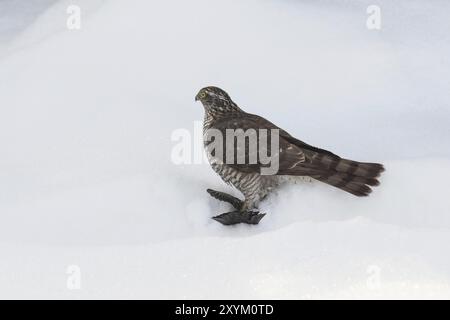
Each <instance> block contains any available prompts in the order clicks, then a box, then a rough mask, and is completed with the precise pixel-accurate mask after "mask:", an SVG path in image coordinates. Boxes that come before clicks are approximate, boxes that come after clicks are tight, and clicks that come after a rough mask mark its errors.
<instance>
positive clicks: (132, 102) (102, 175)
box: [0, 0, 450, 299]
mask: <svg viewBox="0 0 450 320" xmlns="http://www.w3.org/2000/svg"><path fill="white" fill-rule="evenodd" d="M12 2H14V1H11V0H8V1H5V2H3V1H0V27H1V29H2V30H0V39H2V44H1V45H0V70H2V71H1V73H0V97H1V108H0V146H1V147H2V156H1V157H0V177H1V178H0V254H1V256H2V259H1V260H0V270H1V272H0V297H1V298H62V299H79V298H173V299H184V298H190V299H193V298H235V299H240V298H246V299H252V298H254V299H266V298H276V299H278V298H287V299H299V298H302V299H310V298H312V299H315V298H325V299H335V298H345V299H352V298H408V299H412V298H440V299H442V298H447V299H448V298H450V257H449V255H448V252H449V251H448V250H449V243H450V212H449V207H450V199H449V197H448V186H447V182H446V180H448V179H447V178H448V177H450V148H449V141H450V140H449V138H450V130H449V129H448V128H449V123H448V121H449V119H450V108H449V106H448V104H449V101H450V92H449V90H448V88H449V85H450V83H449V82H450V68H449V58H448V57H449V56H450V55H449V54H450V41H449V40H450V36H449V35H448V32H447V31H448V29H449V27H450V22H449V21H448V17H447V16H446V12H448V10H449V9H450V4H449V3H447V2H445V1H435V2H427V1H425V0H423V1H419V0H415V1H405V0H402V1H395V2H393V1H387V0H386V1H377V3H378V5H379V6H380V8H381V12H382V29H381V30H379V31H377V30H368V29H367V28H366V19H367V16H368V15H367V13H366V8H367V6H369V5H371V4H373V3H372V2H371V1H353V2H350V1H344V0H341V1H328V0H327V1H326V0H323V1H302V2H300V1H275V0H260V1H256V0H249V1H245V2H244V1H237V0H233V1H211V0H208V1H206V0H205V1H202V0H194V1H189V2H188V1H181V0H180V1H175V0H174V1H170V2H162V1H144V0H141V1H138V0H130V1H126V2H124V1H119V0H110V1H100V0H98V1H97V0H96V1H92V0H78V1H77V3H78V5H79V6H80V7H81V9H82V28H81V30H72V31H70V30H67V28H66V19H67V16H68V15H67V13H66V8H67V6H68V5H69V4H72V3H71V2H70V1H30V2H29V5H27V6H14V5H7V4H8V3H12ZM27 4H28V2H27ZM25 10H26V11H25ZM5 17H14V18H11V19H9V20H8V21H11V22H8V23H6V24H5V23H3V22H2V21H6V20H5ZM206 85H217V86H220V87H222V88H224V89H225V90H226V91H228V92H229V93H230V95H231V96H232V97H233V98H234V100H235V101H236V102H237V103H238V104H239V105H240V106H241V107H242V108H244V109H245V110H247V111H249V112H253V113H258V114H260V115H263V116H266V117H267V118H270V119H271V120H272V121H273V122H275V123H277V124H278V125H280V126H282V127H283V128H285V129H286V130H288V131H289V132H290V133H292V134H293V135H295V136H298V137H299V138H301V139H302V140H304V141H306V142H308V143H311V144H313V145H317V146H320V147H323V148H327V149H330V150H332V151H333V152H336V153H338V154H340V155H341V156H344V157H346V158H351V159H355V160H360V161H378V162H382V163H384V164H385V165H386V168H387V171H386V173H385V174H384V175H383V177H382V181H381V186H380V187H378V188H376V190H375V191H374V193H373V194H372V195H371V197H369V198H364V199H359V198H355V197H352V196H351V195H347V194H345V193H342V192H340V191H339V190H335V189H333V188H330V187H328V186H326V185H323V184H319V183H301V184H297V185H291V186H286V187H283V188H282V189H281V190H279V191H278V192H277V193H275V194H273V195H272V196H271V197H270V198H269V199H268V200H267V201H266V202H264V203H263V204H262V206H261V208H262V209H263V210H264V211H265V212H267V213H268V215H267V216H266V217H265V218H264V219H263V220H262V222H261V224H260V225H258V226H256V227H255V226H244V225H240V226H236V227H224V226H221V225H219V224H218V223H216V222H215V221H213V220H212V219H210V217H211V216H213V215H216V214H219V213H222V212H226V211H227V210H228V209H229V207H228V206H227V205H225V204H221V203H218V202H217V201H215V200H214V199H211V198H209V196H208V194H207V193H206V191H205V190H206V189H207V188H214V189H218V190H222V191H231V190H230V189H229V187H228V186H226V185H224V184H223V183H222V182H221V181H220V179H219V178H218V177H217V176H216V175H215V174H214V173H213V171H212V170H211V169H210V168H209V167H208V166H207V165H206V164H192V165H189V164H185V165H175V164H174V163H173V162H172V161H171V151H172V148H173V147H174V145H175V143H174V142H173V141H171V135H172V133H173V132H174V131H175V130H177V129H183V128H184V129H187V130H189V131H190V132H192V133H193V132H194V127H195V121H201V120H202V117H203V110H202V107H201V105H200V104H199V103H195V102H194V97H195V95H196V94H197V92H198V90H199V89H200V88H201V87H204V86H206ZM197 142H198V141H197ZM234 194H236V195H237V193H236V192H234ZM72 265H75V266H78V267H79V269H80V271H81V288H80V289H79V290H70V288H68V287H67V281H68V279H69V278H70V277H71V275H68V274H67V273H66V271H67V268H68V267H69V266H72Z"/></svg>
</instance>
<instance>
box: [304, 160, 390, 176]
mask: <svg viewBox="0 0 450 320" xmlns="http://www.w3.org/2000/svg"><path fill="white" fill-rule="evenodd" d="M313 161H314V162H315V163H317V164H320V165H322V166H323V167H325V168H326V169H327V170H332V171H337V172H342V173H347V174H350V175H353V176H358V177H364V178H377V177H379V176H380V174H381V173H382V172H383V171H384V167H383V165H382V164H379V163H367V162H357V161H352V160H347V159H341V158H339V157H333V156H330V155H327V154H317V155H316V156H314V158H313ZM314 162H313V163H314Z"/></svg>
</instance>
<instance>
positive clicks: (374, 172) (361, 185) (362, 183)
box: [315, 159, 384, 197]
mask: <svg viewBox="0 0 450 320" xmlns="http://www.w3.org/2000/svg"><path fill="white" fill-rule="evenodd" d="M342 162H343V163H342ZM329 170H330V171H328V172H327V173H325V174H322V175H320V176H318V177H315V178H316V179H317V180H319V181H322V182H324V183H326V184H329V185H331V186H333V187H336V188H339V189H341V190H343V191H346V192H349V193H351V194H353V195H355V196H358V197H365V196H368V195H369V194H370V193H371V192H372V189H371V188H370V187H375V186H378V185H379V184H380V182H379V181H378V179H377V177H379V176H380V174H381V172H383V171H384V167H383V166H382V165H381V164H378V163H361V162H356V161H350V160H345V159H343V160H340V162H339V163H338V164H337V165H336V167H335V169H334V170H332V169H331V168H330V169H329ZM342 170H345V171H342Z"/></svg>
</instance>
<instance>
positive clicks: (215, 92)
mask: <svg viewBox="0 0 450 320" xmlns="http://www.w3.org/2000/svg"><path fill="white" fill-rule="evenodd" d="M195 101H200V102H201V103H202V104H203V106H204V107H205V111H206V112H209V113H213V114H224V113H228V112H233V111H241V110H240V109H239V107H238V106H237V105H236V104H235V103H234V102H233V100H231V98H230V96H229V95H228V93H226V92H225V91H224V90H222V89H220V88H218V87H205V88H203V89H201V90H200V91H199V92H198V93H197V95H196V96H195Z"/></svg>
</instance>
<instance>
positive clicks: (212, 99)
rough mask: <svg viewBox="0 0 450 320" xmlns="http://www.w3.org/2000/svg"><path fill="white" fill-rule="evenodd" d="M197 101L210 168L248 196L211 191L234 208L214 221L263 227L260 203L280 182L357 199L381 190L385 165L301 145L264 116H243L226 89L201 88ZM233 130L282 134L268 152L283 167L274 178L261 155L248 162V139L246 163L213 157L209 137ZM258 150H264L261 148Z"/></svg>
mask: <svg viewBox="0 0 450 320" xmlns="http://www.w3.org/2000/svg"><path fill="white" fill-rule="evenodd" d="M195 101H200V102H201V103H202V104H203V107H204V109H205V118H204V123H203V135H204V147H205V149H206V152H207V155H208V159H209V162H210V165H211V167H212V168H213V170H214V171H215V172H216V173H217V174H218V175H219V176H220V177H221V178H222V179H223V180H224V181H225V182H226V183H228V184H230V185H232V186H234V187H235V188H236V189H238V190H239V191H240V192H241V193H242V194H243V195H244V200H243V201H242V200H240V199H238V198H236V197H233V196H231V195H229V194H227V193H223V192H219V191H215V190H211V189H208V190H207V192H208V193H209V194H210V195H211V196H212V197H214V198H216V199H218V200H221V201H225V202H228V203H230V204H231V205H232V206H233V207H234V208H235V210H234V211H232V212H227V213H224V214H221V215H218V216H216V217H213V219H215V220H216V221H218V222H220V223H222V224H224V225H233V224H238V223H247V224H258V223H259V222H260V220H261V219H262V218H263V217H264V215H265V214H262V213H260V212H259V210H258V209H257V206H258V204H259V202H260V201H261V200H262V199H264V198H265V197H266V196H267V195H268V194H269V193H270V192H271V191H272V190H274V189H275V188H276V187H277V186H279V185H280V184H281V183H283V182H285V181H289V180H292V179H294V180H295V179H296V178H297V177H310V178H313V179H315V180H318V181H321V182H323V183H326V184H328V185H331V186H333V187H336V188H339V189H341V190H343V191H346V192H349V193H351V194H353V195H355V196H358V197H364V196H368V195H369V194H370V193H371V192H372V189H371V188H370V187H371V186H377V185H379V181H378V179H377V178H378V177H379V176H380V174H381V172H383V171H384V168H383V165H381V164H378V163H363V162H357V161H352V160H347V159H343V158H340V157H339V156H337V155H335V154H334V153H332V152H330V151H327V150H324V149H320V148H316V147H313V146H311V145H309V144H307V143H305V142H303V141H300V140H298V139H296V138H295V137H293V136H291V135H290V134H289V133H287V132H286V131H285V130H283V129H281V128H279V127H277V126H276V125H274V124H273V123H271V122H270V121H268V120H266V119H264V118H263V117H260V116H257V115H254V114H250V113H247V112H245V111H243V110H242V109H241V108H239V107H238V105H237V104H236V103H234V102H233V100H231V98H230V96H229V95H228V94H227V93H226V92H225V91H224V90H222V89H220V88H218V87H212V86H211V87H205V88H203V89H201V90H200V91H199V93H198V94H197V95H196V97H195ZM228 130H234V131H237V130H242V131H241V132H246V131H249V130H252V132H257V135H258V137H260V134H259V132H262V130H266V131H268V130H277V132H278V135H277V136H276V139H278V145H277V150H271V149H270V147H269V148H267V151H268V153H271V154H272V155H273V154H274V151H275V152H276V157H274V159H276V160H277V162H278V170H277V172H275V173H274V174H269V175H266V174H262V173H261V172H262V171H261V170H262V169H263V168H264V167H267V163H263V162H262V160H261V159H260V158H259V153H258V157H257V161H253V162H250V161H249V158H250V157H251V154H250V152H251V151H249V150H247V147H249V139H246V140H245V146H244V153H245V154H244V155H245V161H244V162H242V161H241V162H237V163H236V161H226V160H225V156H224V155H223V154H221V155H220V156H219V155H217V154H216V155H215V154H214V152H215V151H213V152H211V150H210V149H208V147H209V146H210V145H211V143H212V142H213V141H214V140H213V139H212V138H211V134H209V132H214V133H215V134H217V133H222V134H223V136H226V135H227V132H228ZM253 130H254V131H253ZM244 138H249V136H246V137H244ZM272 139H275V138H274V137H272ZM268 140H269V139H268ZM268 140H267V141H268ZM257 141H259V140H257ZM233 142H235V141H233ZM223 146H224V148H225V149H226V148H233V150H232V151H234V152H238V151H242V145H241V147H240V148H239V147H237V146H236V145H235V144H229V143H228V142H226V143H225V142H224V144H223ZM258 148H259V149H261V146H260V145H259V146H258ZM278 149H279V150H278ZM259 151H260V150H258V152H259ZM228 152H229V150H225V153H228ZM233 155H234V153H233ZM218 158H219V159H218ZM222 160H223V161H222ZM233 160H236V158H233Z"/></svg>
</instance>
